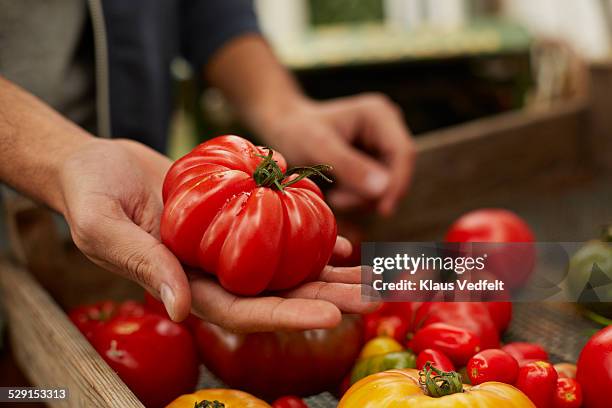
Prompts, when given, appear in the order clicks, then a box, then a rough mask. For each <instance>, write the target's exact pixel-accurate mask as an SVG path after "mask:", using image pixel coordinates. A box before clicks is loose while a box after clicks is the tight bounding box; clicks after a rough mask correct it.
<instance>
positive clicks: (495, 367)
mask: <svg viewBox="0 0 612 408" xmlns="http://www.w3.org/2000/svg"><path fill="white" fill-rule="evenodd" d="M518 371H519V365H518V363H517V362H516V360H515V359H514V357H512V356H511V355H510V354H508V353H506V352H505V351H503V350H499V349H489V350H483V351H481V352H479V353H477V354H476V355H474V357H472V358H471V359H470V361H469V362H468V364H467V373H468V376H469V377H470V382H471V384H472V385H478V384H482V383H484V382H487V381H499V382H503V383H506V384H514V382H515V381H516V377H517V376H518Z"/></svg>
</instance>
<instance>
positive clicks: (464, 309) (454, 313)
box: [414, 302, 499, 357]
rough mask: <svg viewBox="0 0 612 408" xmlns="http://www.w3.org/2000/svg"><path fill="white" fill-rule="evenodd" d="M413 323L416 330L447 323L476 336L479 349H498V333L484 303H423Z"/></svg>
mask: <svg viewBox="0 0 612 408" xmlns="http://www.w3.org/2000/svg"><path fill="white" fill-rule="evenodd" d="M414 321H415V327H417V328H418V327H425V326H428V325H430V324H432V323H448V324H451V325H453V326H457V327H460V328H462V329H466V330H468V331H470V332H472V333H474V334H475V335H477V336H478V338H479V339H480V347H481V349H488V348H498V347H499V331H498V329H497V326H495V323H494V322H493V319H492V318H491V314H490V313H489V309H488V308H487V307H486V306H485V304H484V303H480V302H427V303H423V304H422V305H421V306H420V307H419V308H418V309H417V311H416V313H415V318H414ZM417 330H418V329H417ZM470 357H471V356H470Z"/></svg>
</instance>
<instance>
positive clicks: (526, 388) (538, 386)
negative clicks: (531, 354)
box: [515, 361, 558, 408]
mask: <svg viewBox="0 0 612 408" xmlns="http://www.w3.org/2000/svg"><path fill="white" fill-rule="evenodd" d="M557 378H558V377H557V372H556V371H555V369H554V367H553V366H552V364H550V363H549V362H546V361H533V362H531V363H527V364H525V365H524V366H523V367H521V368H519V372H518V377H517V380H516V384H515V386H516V388H518V389H519V390H521V391H523V393H524V394H525V395H527V396H528V397H529V399H530V400H531V402H533V403H534V405H535V406H536V408H549V407H553V397H554V394H555V391H556V389H557Z"/></svg>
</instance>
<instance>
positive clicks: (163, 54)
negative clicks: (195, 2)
mask: <svg viewBox="0 0 612 408" xmlns="http://www.w3.org/2000/svg"><path fill="white" fill-rule="evenodd" d="M97 1H99V3H100V4H101V5H102V8H103V11H104V13H103V15H98V16H96V15H93V16H92V18H93V19H96V18H102V19H103V20H102V21H97V23H98V27H99V26H100V24H102V27H103V28H104V30H105V35H106V43H105V44H99V43H96V44H95V45H96V47H100V45H101V46H103V47H105V50H104V51H105V52H101V50H100V49H96V50H95V51H96V52H95V54H96V55H95V56H94V35H96V34H98V33H97V32H94V30H92V24H91V23H92V21H91V20H90V10H89V9H88V3H92V2H91V1H89V2H88V1H86V0H46V1H44V2H43V1H40V0H18V1H15V0H0V75H3V76H4V77H6V78H7V79H9V80H10V81H12V82H15V83H17V84H19V85H20V86H22V87H23V88H24V89H26V90H28V91H29V92H31V93H33V94H35V95H36V96H38V97H40V98H41V99H42V100H43V101H45V102H46V103H48V104H49V105H50V106H52V107H53V108H54V109H56V110H58V111H59V112H60V113H62V114H63V115H64V116H66V117H67V118H68V119H70V120H72V121H74V122H76V123H78V124H79V125H81V126H83V127H85V128H86V129H87V130H89V131H91V132H94V133H96V126H95V122H96V119H97V118H96V106H95V105H96V85H98V86H100V85H101V84H100V82H99V81H97V79H98V75H97V74H99V72H96V70H98V71H99V70H100V69H104V70H107V73H108V75H109V81H108V83H107V84H106V86H108V91H109V92H108V93H109V95H110V100H106V101H104V100H102V102H103V103H107V104H109V105H110V106H109V109H110V122H111V124H112V127H111V132H110V133H111V135H112V136H113V137H126V138H130V139H135V140H138V141H141V142H143V143H145V144H147V145H149V146H151V147H153V148H155V149H157V150H159V151H163V150H164V149H165V147H166V136H167V129H168V123H169V117H170V111H171V108H172V103H173V98H172V92H171V78H170V63H171V61H172V59H173V58H174V57H175V56H176V55H177V54H178V34H177V24H176V19H177V15H178V7H179V6H178V3H179V2H177V1H175V0H129V1H125V0H104V1H100V0H97ZM94 14H95V13H94ZM94 23H95V22H94ZM94 26H95V24H94ZM96 57H97V58H98V59H97V60H96ZM101 57H102V60H101ZM102 85H104V83H103V84H102ZM98 102H100V99H98ZM98 112H99V110H98Z"/></svg>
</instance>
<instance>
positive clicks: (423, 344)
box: [412, 323, 480, 366]
mask: <svg viewBox="0 0 612 408" xmlns="http://www.w3.org/2000/svg"><path fill="white" fill-rule="evenodd" d="M428 348H433V349H436V350H440V351H441V352H442V353H444V354H445V355H446V356H447V357H448V358H449V359H450V360H451V361H452V362H453V363H454V364H456V365H458V366H462V365H465V363H467V362H468V360H469V359H470V358H471V357H472V356H473V355H474V354H476V353H478V352H479V351H480V339H479V338H478V336H477V335H475V334H474V333H472V332H470V331H468V330H465V329H462V328H459V327H457V326H452V325H450V324H445V323H434V324H430V325H429V326H426V327H424V328H422V329H420V330H418V331H417V332H416V334H415V335H414V337H413V338H412V349H413V351H414V352H415V353H417V354H418V353H420V352H421V351H423V350H425V349H428Z"/></svg>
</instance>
